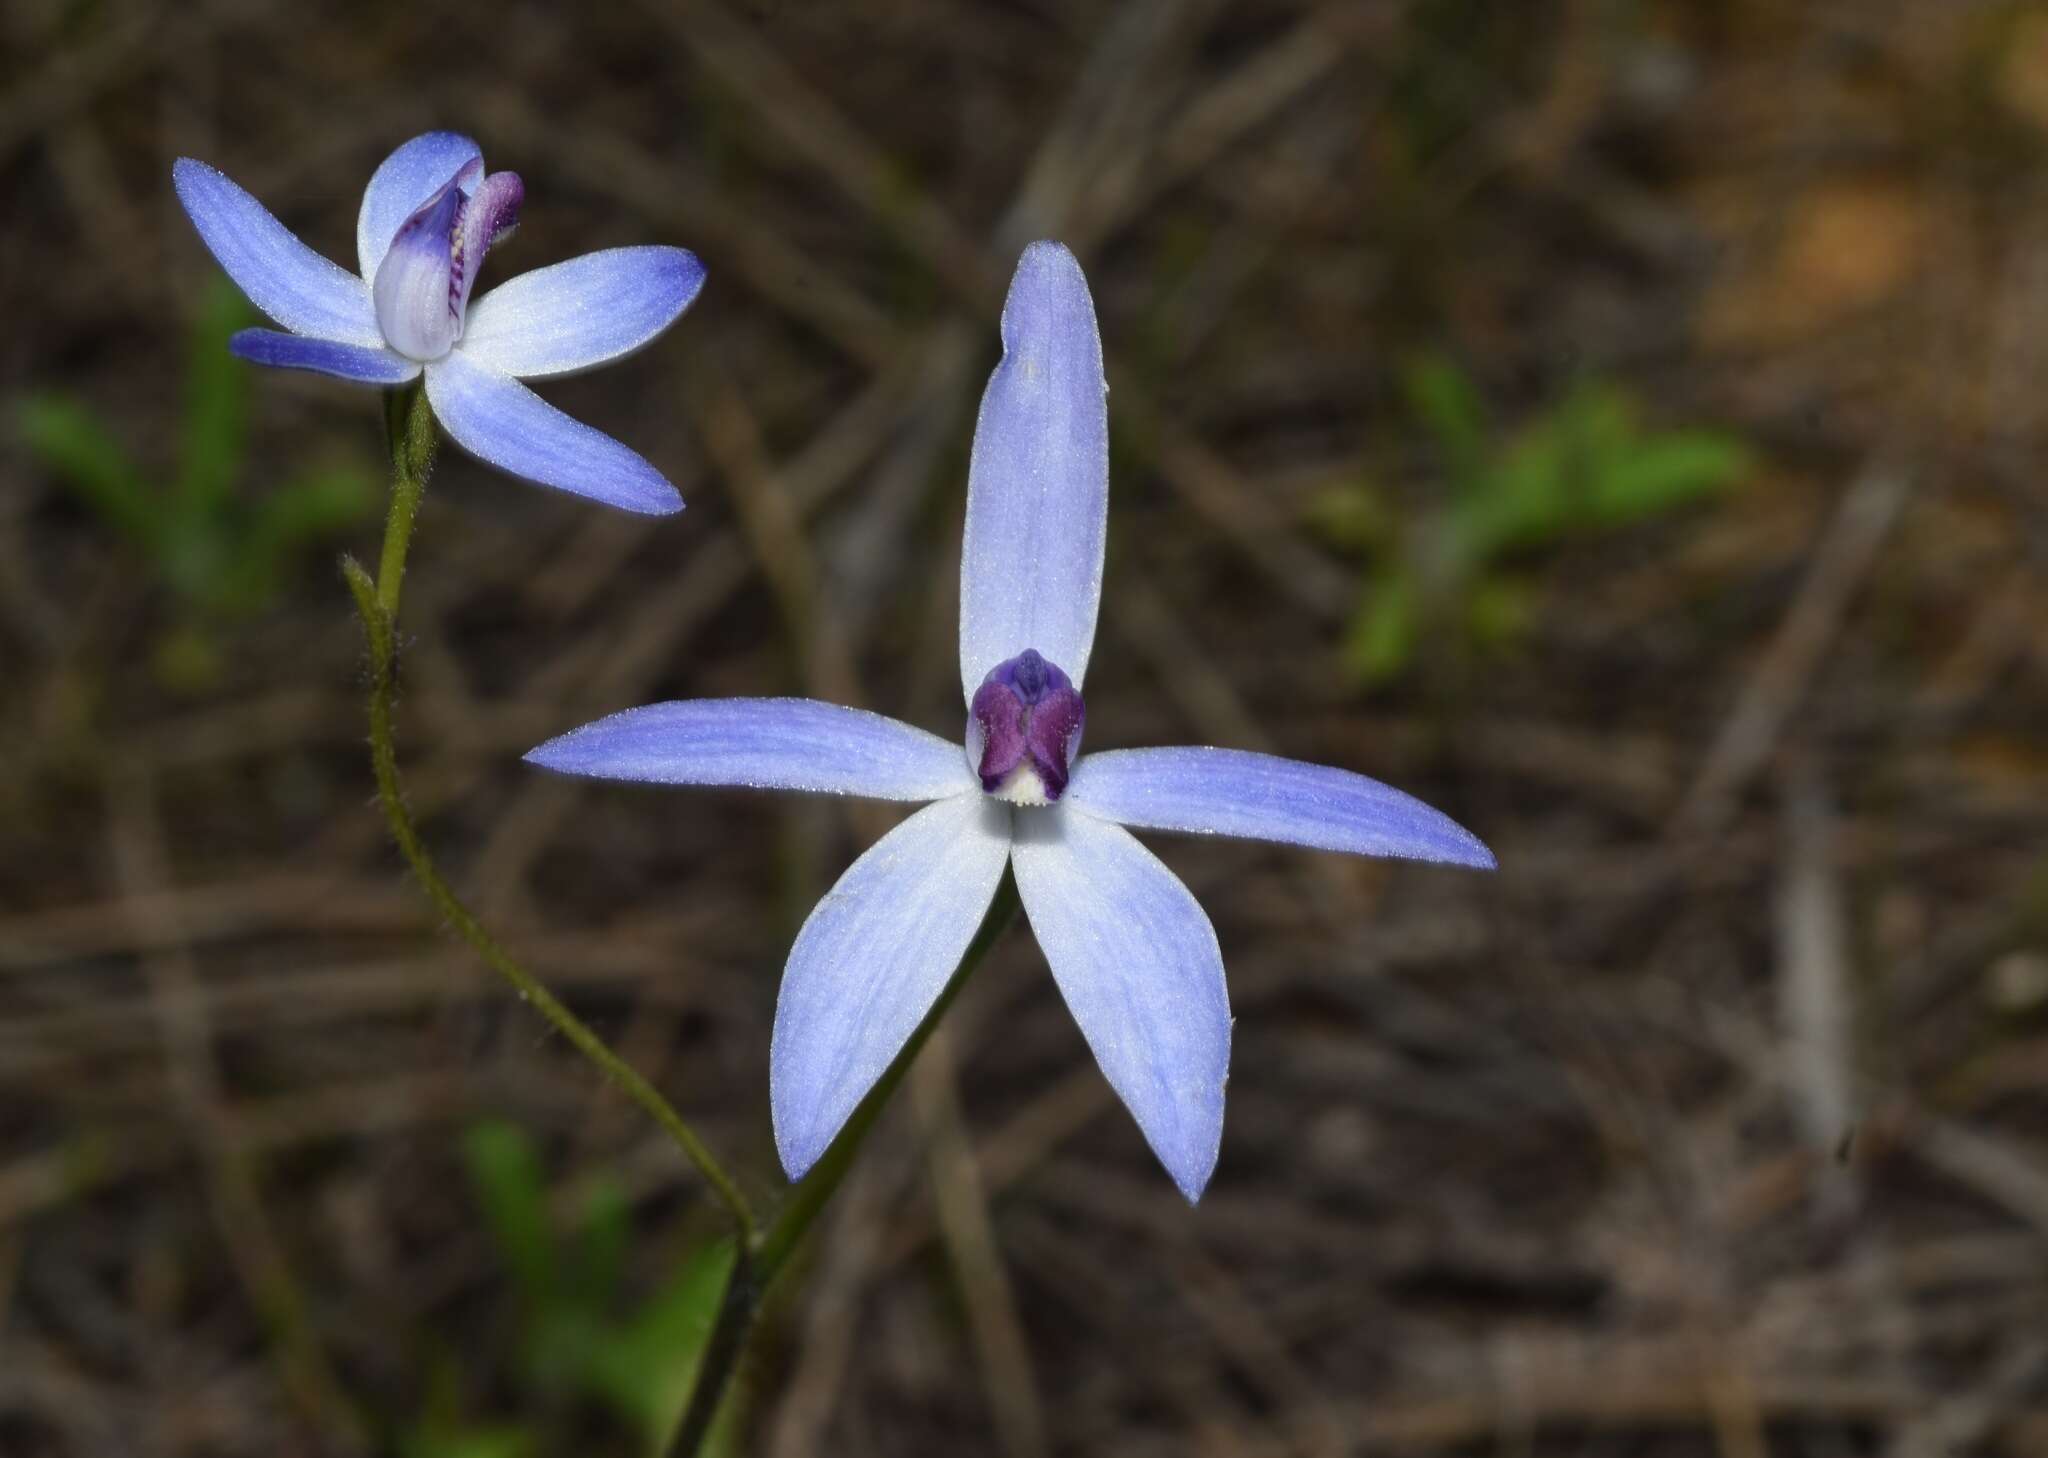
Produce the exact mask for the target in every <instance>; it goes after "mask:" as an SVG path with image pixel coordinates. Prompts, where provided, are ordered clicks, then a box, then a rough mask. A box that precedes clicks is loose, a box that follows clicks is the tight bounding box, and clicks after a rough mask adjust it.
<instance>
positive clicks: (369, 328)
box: [171, 157, 384, 348]
mask: <svg viewBox="0 0 2048 1458" xmlns="http://www.w3.org/2000/svg"><path fill="white" fill-rule="evenodd" d="M171 185H172V187H174V188H175V189H177V193H178V201H179V202H181V203H183V204H184V205H185V213H186V215H187V216H188V217H190V218H191V219H192V226H193V227H195V228H197V229H198V230H199V236H200V239H201V240H202V241H203V242H204V243H205V244H206V246H207V248H208V249H209V250H211V251H212V253H213V256H214V258H215V259H217V260H218V261H219V263H220V266H221V267H222V268H224V269H226V270H227V274H228V277H229V278H231V279H233V280H234V281H235V286H236V287H237V288H239V289H240V290H241V291H242V292H243V293H244V294H247V295H248V296H249V302H250V303H252V304H254V305H255V306H256V307H257V308H259V309H261V310H262V311H263V312H264V313H266V314H268V315H269V316H270V317H271V318H272V319H275V320H276V321H277V322H278V323H280V324H282V325H284V327H285V328H287V329H289V330H291V331H292V332H293V333H294V334H308V335H311V336H313V337H314V338H316V339H332V340H337V341H339V342H341V343H343V344H360V345H363V346H365V347H368V348H376V347H378V346H381V345H382V344H383V343H384V336H383V335H382V334H381V333H379V332H378V330H377V315H376V311H375V310H374V309H372V308H371V306H370V290H369V286H368V285H366V284H365V283H364V282H363V281H362V280H361V279H359V278H357V277H356V276H355V275H354V274H352V273H350V272H349V271H348V270H347V269H345V268H343V267H341V266H340V265H339V264H336V263H330V262H329V261H328V260H327V259H325V258H322V257H321V256H320V255H319V254H317V253H315V252H314V251H313V250H312V249H310V248H308V247H307V246H306V245H305V244H303V243H301V242H300V241H299V240H298V239H297V238H296V237H294V236H293V235H292V231H291V230H290V229H289V228H287V227H285V225H284V224H283V223H280V222H279V221H278V220H277V219H276V218H274V217H272V216H271V215H270V212H269V211H268V210H267V209H266V208H265V207H264V206H263V204H262V203H260V202H258V201H256V199H255V198H253V197H251V196H250V195H249V194H248V193H246V192H244V191H243V190H242V189H241V188H240V187H239V186H237V185H236V184H235V183H234V182H233V181H232V180H230V179H229V177H228V176H227V174H225V173H223V172H221V171H219V170H218V169H216V168H213V167H209V166H207V165H206V164H205V163H204V162H195V161H194V160H192V159H191V158H190V157H180V158H179V159H178V160H177V162H176V163H175V164H173V166H172V168H171Z"/></svg>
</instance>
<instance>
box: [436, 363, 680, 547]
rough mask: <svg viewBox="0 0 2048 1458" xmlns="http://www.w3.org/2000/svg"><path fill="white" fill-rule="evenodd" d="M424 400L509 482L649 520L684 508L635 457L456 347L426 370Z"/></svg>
mask: <svg viewBox="0 0 2048 1458" xmlns="http://www.w3.org/2000/svg"><path fill="white" fill-rule="evenodd" d="M427 399H428V400H430V401H432V402H433V406H434V414H435V416H436V417H438V418H439V420H440V422H441V424H442V426H443V427H444V428H446V430H447V432H448V435H449V438H450V439H452V440H453V441H454V442H455V443H456V444H457V445H459V446H461V447H462V448H463V449H464V450H466V451H468V452H469V453H470V454H471V455H473V456H475V457H476V458H477V459H479V460H481V461H484V462H486V463H488V464H490V465H493V466H496V467H497V468H498V469H499V470H501V471H504V472H507V473H508V474H510V475H514V476H519V477H523V478H524V479H526V480H528V481H538V482H539V483H540V484H541V485H543V486H553V487H555V488H556V489H557V490H561V491H571V492H574V493H575V494H576V495H578V496H588V497H590V498H591V499H592V500H593V501H602V502H604V503H605V504H606V505H608V506H616V507H620V508H622V509H624V510H626V511H638V512H644V513H646V514H648V515H650V516H660V515H663V514H665V513H667V512H671V511H681V510H682V509H683V499H682V497H681V496H680V495H678V494H677V492H676V488H675V487H673V486H671V485H669V483H668V480H667V478H666V477H664V476H663V475H662V474H661V472H659V471H657V470H655V469H654V467H652V466H650V465H648V464H647V462H646V461H644V460H642V459H641V458H640V457H639V456H638V455H636V454H635V453H634V452H632V451H630V450H628V449H626V447H624V446H622V445H620V444H619V443H618V442H617V441H615V440H613V439H612V438H611V437H610V436H608V435H606V434H605V433H604V432H603V431H601V430H592V429H591V428H590V427H589V426H587V425H585V424H583V423H582V422H581V421H577V420H572V419H570V418H569V417H568V416H566V415H564V414H563V413H562V412H561V411H559V410H557V409H556V408H555V407H554V406H552V405H550V404H548V403H547V401H545V400H543V399H541V398H540V396H538V395H536V394H534V393H533V391H531V390H529V389H527V388H526V386H524V385H522V384H520V383H519V382H518V381H517V380H514V379H509V378H507V377H506V376H504V375H501V374H499V373H498V372H497V371H496V370H489V369H485V368H484V367H483V366H482V365H479V364H474V363H472V362H470V361H469V360H467V359H465V358H464V357H463V353H462V350H461V349H459V348H458V349H456V351H455V352H454V353H453V354H450V355H448V356H447V357H446V358H444V359H438V360H436V361H434V363H433V364H431V365H429V366H428V367H427Z"/></svg>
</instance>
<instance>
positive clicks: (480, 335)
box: [462, 247, 704, 379]
mask: <svg viewBox="0 0 2048 1458" xmlns="http://www.w3.org/2000/svg"><path fill="white" fill-rule="evenodd" d="M703 286H704V265H703V264H701V263H699V262H698V261H697V258H696V255H695V254H692V253H688V252H685V251H684V250H683V249H681V248H659V247H645V248H608V249H606V250H604V251H603V252H601V253H586V254H584V255H583V256H582V257H581V258H572V259H570V260H569V261H568V262H566V263H557V264H555V265H554V266H553V267H551V268H538V269H535V270H534V271H533V272H532V273H523V274H521V275H519V277H517V278H515V279H512V280H510V281H509V282H507V283H502V284H500V285H499V286H498V287H497V288H495V289H492V290H491V291H490V292H489V293H487V294H485V295H484V296H483V297H482V298H480V299H478V300H477V301H476V303H475V304H473V305H471V306H470V310H469V324H468V326H467V328H465V329H464V331H463V335H462V349H463V352H464V353H465V354H467V355H468V356H469V357H470V358H471V359H473V360H475V361H477V363H479V364H484V365H489V366H490V367H491V368H492V369H494V370H496V371H498V373H500V374H505V375H513V376H515V377H518V378H521V379H533V378H537V377H544V376H550V375H566V374H572V373H574V372H575V371H577V370H587V369H589V368H591V367H592V366H593V365H601V364H604V363H606V362H608V361H610V360H615V359H617V358H619V357H620V356H621V355H626V354H631V353H632V352H633V351H634V350H636V349H639V348H640V347H641V346H642V345H644V344H647V343H649V342H650V341H651V340H653V338H654V337H655V336H656V335H657V334H659V333H661V331H662V330H664V329H666V328H668V326H669V325H671V324H673V323H675V321H676V319H677V318H678V317H679V316H680V315H681V314H682V312H683V310H685V309H687V308H689V307H690V301H691V300H692V299H694V298H696V297H697V290H699V289H701V288H702V287H703Z"/></svg>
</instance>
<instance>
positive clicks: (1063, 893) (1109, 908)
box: [1011, 807, 1230, 1203]
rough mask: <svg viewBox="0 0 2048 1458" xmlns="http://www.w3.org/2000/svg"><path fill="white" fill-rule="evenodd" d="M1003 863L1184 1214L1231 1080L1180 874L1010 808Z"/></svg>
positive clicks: (1070, 816) (1198, 933)
mask: <svg viewBox="0 0 2048 1458" xmlns="http://www.w3.org/2000/svg"><path fill="white" fill-rule="evenodd" d="M1011 864H1012V865H1014V866H1015V867H1016V871H1017V891H1018V894H1019V895H1020V896H1021V897H1022V898H1023V901H1024V910H1025V912H1026V913H1027V914H1028V915H1029V916H1030V918H1031V930H1032V931H1033V932H1034V933H1035V934H1036V935H1037V937H1038V944H1039V946H1041V947H1043V948H1044V949H1045V960H1046V961H1047V962H1049V963H1050V964H1051V965H1052V975H1053V979H1054V980H1055V981H1056V982H1058V983H1059V986H1060V994H1061V995H1062V996H1063V997H1065V998H1066V1000H1067V1007H1068V1008H1069V1010H1071V1011H1072V1012H1073V1014H1074V1021H1075V1022H1076V1023H1078V1024H1080V1026H1081V1035H1082V1036H1083V1037H1084V1038H1086V1039H1087V1040H1088V1046H1089V1048H1091V1049H1092V1050H1094V1053H1095V1061H1096V1062H1097V1063H1099V1064H1101V1065H1102V1071H1103V1073H1104V1075H1105V1076H1107V1077H1108V1079H1109V1086H1110V1087H1111V1088H1113V1089H1115V1090H1116V1092H1117V1097H1119V1098H1121V1099H1122V1100H1123V1101H1124V1104H1125V1106H1126V1107H1128V1108H1129V1109H1130V1111H1131V1113H1132V1115H1133V1116H1134V1117H1135V1118H1136V1119H1137V1121H1138V1128H1139V1129H1140V1130H1141V1131H1142V1132H1143V1133H1144V1135H1145V1142H1146V1143H1148V1144H1150V1145H1151V1146H1152V1152H1153V1153H1154V1154H1156V1155H1158V1156H1159V1162H1160V1163H1161V1164H1163V1165H1165V1166H1166V1172H1167V1173H1168V1174H1170V1175H1172V1176H1173V1182H1174V1183H1175V1184H1176V1185H1178V1186H1180V1192H1181V1193H1182V1194H1183V1195H1186V1196H1187V1197H1188V1201H1189V1203H1193V1202H1194V1201H1195V1200H1197V1199H1199V1198H1200V1197H1201V1194H1202V1190H1203V1187H1204V1186H1206V1185H1207V1184H1208V1183H1209V1176H1210V1174H1211V1173H1212V1172H1213V1171H1214V1170H1215V1168H1216V1154H1217V1150H1218V1147H1219V1146H1220V1144H1221V1142H1222V1139H1223V1085H1224V1082H1225V1081H1226V1080H1227V1078H1228V1077H1229V1074H1230V997H1229V994H1228V992H1227V991H1226V990H1225V988H1224V985H1223V953H1222V952H1221V951H1220V950H1219V949H1218V948H1217V945H1216V931H1215V928H1213V927H1212V926H1210V925H1209V918H1208V917H1207V916H1206V915H1204V914H1203V911H1202V908H1201V906H1200V905H1199V904H1198V903H1197V902H1196V900H1195V898H1194V895H1193V893H1191V892H1190V891H1189V890H1188V888H1187V887H1186V886H1184V885H1182V884H1181V882H1180V878H1179V877H1177V876H1175V875H1174V874H1173V872H1171V871H1169V870H1167V869H1166V867H1165V866H1163V865H1161V864H1160V863H1159V861H1158V858H1157V857H1155V856H1154V855H1153V854H1152V853H1151V852H1150V851H1148V850H1146V849H1145V848H1144V847H1143V846H1141V845H1139V844H1138V842H1137V841H1136V840H1134V839H1133V838H1132V837H1131V834H1130V832H1129V831H1127V830H1124V829H1122V828H1121V827H1119V826H1115V825H1111V824H1109V823H1108V822H1107V821H1103V820H1094V819H1090V818H1089V817H1088V816H1086V815H1076V814H1074V813H1072V812H1071V811H1068V810H1066V809H1064V808H1061V807H1053V808H1049V809H1045V810H1023V811H1019V812H1017V831H1016V845H1015V847H1014V849H1013V850H1012V851H1011Z"/></svg>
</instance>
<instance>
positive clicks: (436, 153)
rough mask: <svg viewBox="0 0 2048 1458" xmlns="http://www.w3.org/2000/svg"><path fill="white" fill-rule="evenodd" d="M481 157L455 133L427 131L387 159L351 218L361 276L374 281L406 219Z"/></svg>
mask: <svg viewBox="0 0 2048 1458" xmlns="http://www.w3.org/2000/svg"><path fill="white" fill-rule="evenodd" d="M481 156H483V150H482V149H481V148H480V147H478V146H477V144H476V143H475V142H472V141H471V140H470V139H469V138H468V137H465V136H460V135H458V134H457V133H455V132H428V133H427V134H426V135H425V136H420V137H414V138H413V139H412V140H411V141H410V142H407V143H406V144H405V145H404V146H402V147H400V148H399V149H398V150H397V151H395V152H393V153H392V154H391V155H390V156H389V157H386V158H385V159H384V160H383V162H382V163H380V164H379V165H378V167H377V170H376V171H375V172H374V173H372V174H371V175H370V185H369V186H368V187H366V188H364V189H363V206H362V210H361V211H360V212H358V213H357V214H356V259H357V261H358V262H360V263H361V264H362V266H363V277H364V278H365V279H366V280H367V279H375V278H376V277H377V267H378V265H379V264H381V263H383V261H384V254H385V251H386V250H387V249H389V248H390V247H391V240H392V239H393V238H396V237H397V236H398V230H399V229H400V228H401V227H402V226H404V224H405V220H406V219H407V218H409V217H411V216H412V215H413V214H414V213H416V212H418V211H419V210H420V209H421V208H422V207H424V206H425V205H426V201H427V199H428V198H430V197H432V196H433V195H434V194H435V193H437V192H439V191H440V190H441V189H442V188H443V187H446V186H447V185H448V182H449V180H450V179H452V178H453V177H454V176H455V174H456V173H458V172H460V171H461V170H462V169H463V168H465V167H467V166H468V165H469V164H470V163H472V162H474V161H476V159H477V158H479V157H481Z"/></svg>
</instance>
